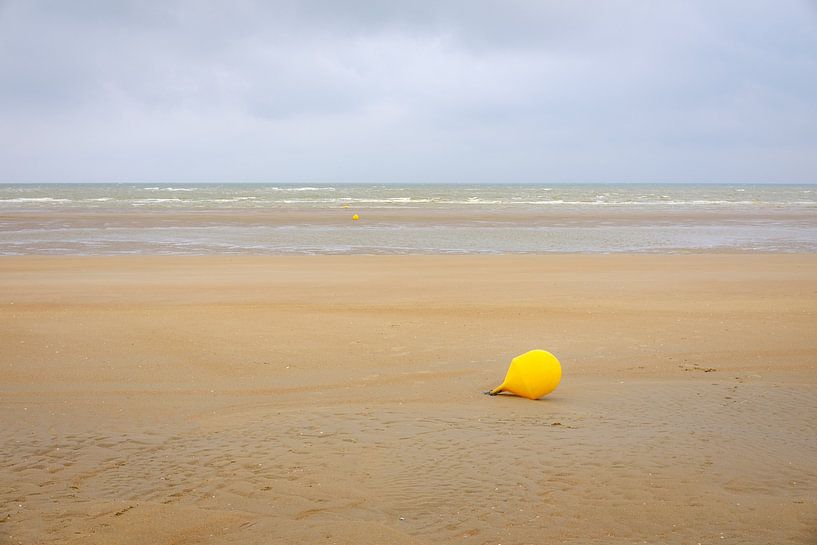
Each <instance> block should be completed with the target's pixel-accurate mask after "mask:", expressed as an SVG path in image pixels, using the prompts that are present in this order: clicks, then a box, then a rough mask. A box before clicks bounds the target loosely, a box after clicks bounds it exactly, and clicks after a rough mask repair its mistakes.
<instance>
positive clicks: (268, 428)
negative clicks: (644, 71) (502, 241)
mask: <svg viewBox="0 0 817 545" xmlns="http://www.w3.org/2000/svg"><path fill="white" fill-rule="evenodd" d="M815 332H817V255H698V256H695V255H688V256H647V255H636V256H497V257H476V256H467V257H466V256H457V257H441V256H425V257H420V256H413V257H397V256H389V257H365V256H352V257H259V258H246V257H242V258H229V257H202V258H190V257H186V258H179V257H151V258H136V257H134V258H88V257H86V258H63V257H60V258H48V257H20V258H17V257H4V258H2V259H0V370H1V372H0V377H1V378H0V422H1V423H2V427H0V445H2V450H0V543H2V544H6V543H9V544H11V543H15V544H16V543H23V544H34V543H69V544H71V543H77V544H79V543H82V544H86V543H88V544H97V543H98V544H179V543H235V544H256V543H257V544H262V543H264V544H279V543H280V544H285V543H286V544H289V543H327V544H329V543H349V544H368V543H371V544H382V543H463V544H489V543H490V544H496V543H502V544H503V545H509V544H521V543H531V544H540V543H575V544H580V543H581V544H584V543H642V542H647V543H693V544H694V543H704V544H706V543H718V544H722V543H775V544H777V543H804V544H805V543H815V542H817V434H816V433H815V426H816V424H817V388H816V387H815V386H817V334H815ZM535 347H541V348H546V349H549V350H551V351H552V352H554V353H555V354H556V355H558V356H559V357H560V359H561V360H562V362H563V366H564V380H563V382H562V385H561V386H560V387H559V389H557V390H556V392H554V393H553V394H552V395H551V396H549V397H547V398H545V399H543V400H540V401H537V402H533V401H528V400H525V399H520V398H515V397H511V396H498V397H494V398H492V397H488V396H484V395H482V393H481V392H482V391H483V390H486V389H488V388H490V387H492V386H495V385H496V384H498V383H499V382H500V381H501V379H502V377H503V375H504V372H505V368H506V365H507V363H508V361H509V360H510V358H511V357H512V356H514V355H516V354H518V353H521V352H523V351H525V350H528V349H531V348H535Z"/></svg>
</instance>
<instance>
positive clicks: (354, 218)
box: [352, 214, 360, 221]
mask: <svg viewBox="0 0 817 545" xmlns="http://www.w3.org/2000/svg"><path fill="white" fill-rule="evenodd" d="M352 219H353V220H354V221H357V220H359V219H360V216H358V215H357V214H355V215H354V216H352Z"/></svg>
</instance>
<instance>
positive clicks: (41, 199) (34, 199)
mask: <svg viewBox="0 0 817 545" xmlns="http://www.w3.org/2000/svg"><path fill="white" fill-rule="evenodd" d="M0 202H73V200H72V199H55V198H53V197H17V198H15V199H0Z"/></svg>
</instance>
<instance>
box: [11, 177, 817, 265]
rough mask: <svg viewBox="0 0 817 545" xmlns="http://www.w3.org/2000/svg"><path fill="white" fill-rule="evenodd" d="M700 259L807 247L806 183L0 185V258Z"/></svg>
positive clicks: (810, 227)
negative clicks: (562, 255) (621, 255)
mask: <svg viewBox="0 0 817 545" xmlns="http://www.w3.org/2000/svg"><path fill="white" fill-rule="evenodd" d="M354 214H357V215H358V216H359V218H360V219H359V220H358V221H354V220H352V216H353V215H354ZM710 251H719V252H723V251H725V252H745V251H762V252H815V251H817V186H812V185H756V184H745V185H741V184H730V185H721V184H705V185H686V184H671V185H670V184H666V185H660V184H616V185H612V184H605V185H589V184H570V185H568V184H564V185H560V184H552V185H510V184H495V185H480V184H451V185H412V184H407V185H389V184H335V185H318V184H301V185H298V184H172V183H164V184H156V183H154V184H18V185H0V254H2V255H32V254H46V255H48V254H76V255H85V254H93V255H115V254H424V253H455V254H456V253H465V254H480V253H552V252H567V253H571V252H573V253H614V252H639V253H652V252H662V253H667V252H669V253H674V252H678V253H686V252H710Z"/></svg>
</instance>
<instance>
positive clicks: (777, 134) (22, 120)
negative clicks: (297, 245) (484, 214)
mask: <svg viewBox="0 0 817 545" xmlns="http://www.w3.org/2000/svg"><path fill="white" fill-rule="evenodd" d="M118 181H128V182H139V181H145V182H151V181H173V182H232V181H235V182H241V181H256V182H264V181H268V182H295V183H299V182H326V183H339V182H395V183H409V182H424V183H429V182H447V183H451V182H467V183H474V182H546V183H547V182H550V183H556V182H567V183H573V182H611V183H615V182H662V183H663V182H696V183H700V182H729V183H733V182H744V183H749V182H788V183H813V182H817V0H776V1H772V0H769V1H758V0H739V1H737V0H736V1H732V0H719V1H711V0H703V1H689V2H685V1H672V0H666V1H661V2H656V1H653V0H643V1H619V0H599V1H590V0H575V1H548V0H537V1H521V0H502V1H490V0H485V1H473V0H456V1H455V0H435V1H429V2H423V1H405V2H384V1H381V0H379V1H374V0H350V1H338V0H313V1H308V0H307V1H283V0H282V1H258V2H254V1H250V0H235V1H223V2H210V1H207V0H188V1H177V0H163V1H161V2H144V1H133V2H130V1H110V0H108V1H106V0H99V1H83V0H76V1H72V2H63V1H50V2H46V1H37V0H0V182H118Z"/></svg>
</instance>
